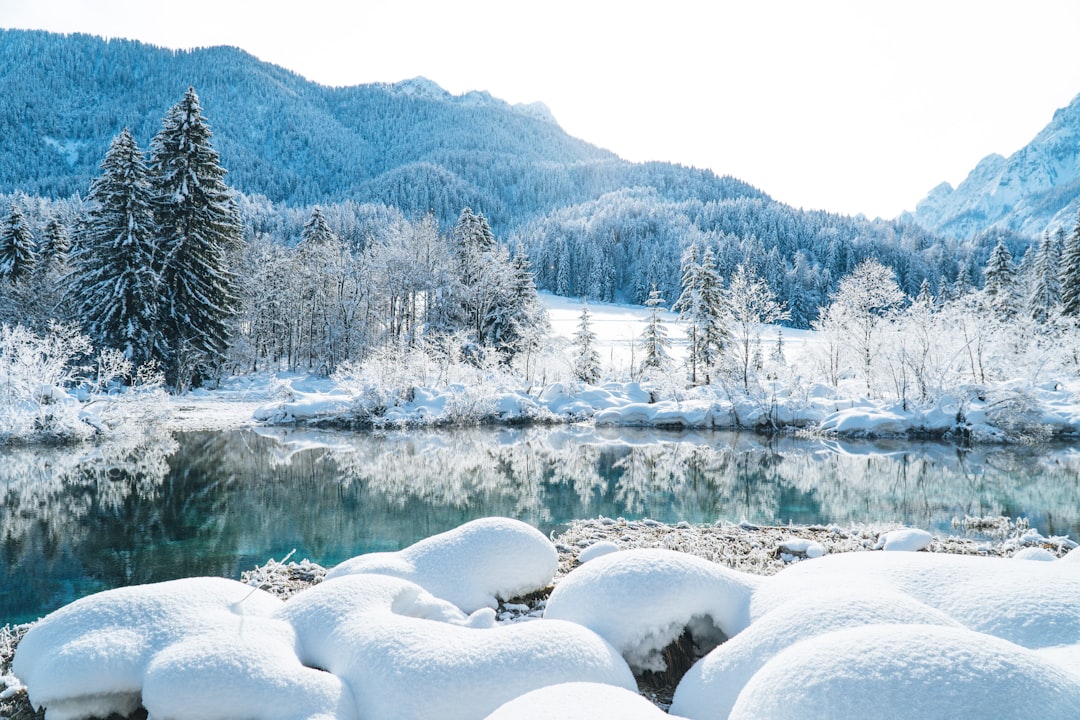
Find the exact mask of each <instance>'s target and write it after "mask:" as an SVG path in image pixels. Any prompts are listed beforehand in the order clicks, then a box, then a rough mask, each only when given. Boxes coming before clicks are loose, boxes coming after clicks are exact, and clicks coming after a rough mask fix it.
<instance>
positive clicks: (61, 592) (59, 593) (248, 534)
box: [0, 426, 1080, 623]
mask: <svg viewBox="0 0 1080 720" xmlns="http://www.w3.org/2000/svg"><path fill="white" fill-rule="evenodd" d="M1078 471H1080V454H1077V453H1074V452H1072V451H1071V450H1068V449H1064V448H1062V449H1048V448H1045V447H1044V448H1031V447H1020V448H999V447H994V448H989V449H982V448H980V449H976V450H973V451H969V452H959V451H957V450H956V448H955V447H953V446H948V445H937V444H913V443H902V442H897V443H891V444H890V443H868V442H867V443H844V444H840V443H835V442H826V441H809V440H799V439H795V438H787V437H785V438H774V439H767V438H762V437H761V436H758V435H739V434H733V433H667V432H662V431H649V430H614V429H600V430H598V429H595V428H591V427H577V426H570V427H566V426H560V427H556V428H474V429H468V430H456V431H444V432H407V433H406V432H402V433H394V432H387V433H381V434H371V433H364V434H359V433H355V434H354V433H334V432H321V431H306V430H290V429H260V430H258V431H242V432H240V431H237V432H227V433H220V432H204V433H189V434H182V435H179V436H178V437H177V439H176V441H172V440H158V441H157V442H154V443H149V444H147V443H145V442H144V443H142V444H139V445H135V444H133V445H132V446H131V447H127V448H122V447H119V446H115V445H114V446H109V447H103V448H99V449H95V450H94V451H93V452H85V451H72V450H70V449H68V450H48V451H41V450H37V451H31V450H28V449H5V450H2V451H0V502H2V505H0V508H2V510H0V538H2V545H0V561H2V562H3V568H4V570H5V572H6V577H5V578H4V582H3V584H2V587H0V623H2V622H5V621H6V620H10V619H17V618H25V617H27V616H28V615H30V614H32V613H35V612H38V611H40V610H41V609H43V608H44V609H50V608H53V607H57V606H59V605H60V604H63V603H64V602H67V601H69V600H70V599H72V598H73V597H77V596H79V595H82V594H85V593H87V592H91V591H94V590H97V589H101V588H105V587H114V586H118V585H126V584H131V583H136V582H152V581H157V580H164V579H169V578H173V577H181V576H191V575H225V576H231V577H238V576H239V573H240V572H241V571H242V570H244V569H247V568H249V567H251V566H253V565H254V564H258V563H262V562H265V560H266V559H267V558H268V557H278V558H280V557H282V556H284V555H285V554H287V553H289V552H290V551H292V550H293V549H295V550H296V557H297V558H302V557H308V558H310V559H312V560H314V561H316V562H321V563H324V564H334V563H337V562H339V561H340V560H342V559H344V558H346V557H350V556H352V555H355V554H358V553H362V552H371V551H376V550H393V549H397V548H400V547H403V546H404V545H407V544H409V543H411V542H414V541H416V540H418V539H420V538H422V537H426V536H428V535H432V534H434V533H437V532H441V531H443V530H447V529H450V528H452V527H455V526H457V525H459V524H461V523H462V522H465V521H467V520H470V519H472V518H475V517H480V516H485V515H505V516H511V517H517V518H520V519H522V520H525V521H527V522H530V523H532V524H534V525H536V526H538V527H540V528H541V529H542V530H544V531H545V532H550V531H552V530H554V529H555V528H556V527H557V525H558V524H560V523H563V522H567V521H568V520H571V519H574V518H579V517H595V516H597V515H606V516H609V517H617V516H623V517H631V518H632V517H651V518H654V519H657V520H661V521H665V522H677V521H680V520H687V521H689V522H713V521H716V520H718V519H719V520H728V521H733V522H738V521H740V520H742V519H746V520H749V521H751V522H755V523H770V524H777V523H779V524H784V523H787V522H789V521H790V522H796V523H838V524H851V523H858V522H870V521H889V522H902V523H908V524H912V525H916V526H920V527H926V528H929V529H933V530H937V531H939V532H947V531H948V530H949V529H950V527H949V526H950V521H951V520H952V518H953V517H954V516H958V517H962V516H964V515H965V514H971V515H999V514H1004V515H1008V516H1018V515H1025V516H1027V517H1028V518H1029V519H1030V520H1031V521H1032V525H1033V526H1034V527H1037V528H1038V529H1040V530H1041V531H1042V532H1044V533H1046V534H1050V533H1057V534H1070V535H1072V536H1073V537H1074V538H1075V537H1080V482H1078Z"/></svg>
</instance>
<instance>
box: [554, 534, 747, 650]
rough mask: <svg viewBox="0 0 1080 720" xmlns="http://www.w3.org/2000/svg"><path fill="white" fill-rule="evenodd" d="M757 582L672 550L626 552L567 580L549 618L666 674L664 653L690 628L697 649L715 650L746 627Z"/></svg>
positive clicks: (596, 560) (588, 566)
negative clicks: (590, 633) (588, 632)
mask: <svg viewBox="0 0 1080 720" xmlns="http://www.w3.org/2000/svg"><path fill="white" fill-rule="evenodd" d="M760 581H761V578H758V577H756V576H752V575H747V574H745V573H740V572H737V571H735V570H731V569H730V568H726V567H724V566H722V565H718V564H716V563H713V562H709V561H708V560H703V559H701V558H698V557H695V556H692V555H687V554H685V553H679V552H675V551H672V550H623V551H620V552H617V553H611V554H609V555H603V556H601V557H598V558H594V559H593V560H591V561H590V562H588V563H586V564H584V565H582V566H580V567H578V568H576V569H574V570H573V571H572V572H571V573H570V574H568V575H567V576H566V577H565V578H563V580H562V581H561V582H560V583H559V584H558V585H557V586H556V587H555V590H554V591H552V593H551V597H550V598H548V603H547V609H546V610H545V611H544V617H545V619H557V620H569V621H571V622H574V623H578V624H580V625H583V626H585V627H587V628H589V629H590V630H593V631H595V632H596V633H597V634H599V635H600V636H601V637H603V638H604V639H606V640H607V641H608V642H610V643H611V644H612V645H614V646H615V648H616V649H618V651H619V652H621V653H622V654H623V657H625V658H626V660H627V662H628V663H629V664H630V666H631V668H633V669H634V670H635V671H645V670H651V671H662V670H664V669H666V663H665V661H664V658H663V656H662V654H661V651H662V650H663V649H664V648H665V647H667V645H669V644H670V643H671V642H672V641H673V640H676V639H677V638H678V637H679V636H680V635H682V633H683V631H684V630H685V629H689V630H690V632H691V634H692V635H693V637H694V640H695V642H696V643H697V644H698V645H699V646H703V647H705V648H711V647H714V646H715V645H717V644H718V643H720V642H722V641H723V640H724V639H726V638H727V637H731V636H732V635H734V634H736V633H738V632H739V631H741V630H742V629H743V628H745V627H746V626H747V624H748V623H749V620H750V616H749V605H750V598H751V593H752V591H753V590H754V588H755V587H757V585H758V583H759V582H760Z"/></svg>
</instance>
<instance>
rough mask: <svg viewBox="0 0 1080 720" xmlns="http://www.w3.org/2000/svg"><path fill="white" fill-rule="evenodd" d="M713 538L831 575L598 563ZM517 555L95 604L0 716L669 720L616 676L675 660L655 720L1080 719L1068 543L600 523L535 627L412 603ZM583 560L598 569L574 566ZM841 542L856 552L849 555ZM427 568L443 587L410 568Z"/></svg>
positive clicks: (515, 530)
mask: <svg viewBox="0 0 1080 720" xmlns="http://www.w3.org/2000/svg"><path fill="white" fill-rule="evenodd" d="M711 530H716V531H717V532H719V533H720V534H721V535H722V536H724V537H728V536H731V537H732V538H735V537H739V536H745V538H746V539H747V540H751V541H753V542H755V543H757V544H759V545H761V544H764V547H762V548H761V551H762V552H764V553H766V554H768V555H770V556H771V557H772V558H774V559H777V558H779V557H780V555H781V554H782V551H783V550H784V549H786V550H791V551H795V552H797V551H798V548H799V547H800V546H805V547H807V548H808V547H810V544H809V543H803V544H800V543H799V542H797V541H798V540H800V539H804V540H807V539H809V538H811V537H813V538H818V539H819V540H820V542H819V543H818V544H819V545H821V546H822V547H824V548H827V550H828V552H827V553H826V554H825V555H824V557H821V558H818V559H801V560H800V559H798V558H793V559H789V560H786V561H783V562H781V563H780V567H782V569H780V571H779V572H777V573H776V574H774V575H769V576H762V575H758V574H747V573H744V572H742V571H739V570H736V569H731V568H728V567H724V566H722V565H720V564H714V563H712V562H710V561H708V560H703V559H700V558H697V557H694V556H693V555H689V554H686V553H685V552H676V551H674V550H664V549H625V548H628V547H631V545H627V544H626V543H625V542H619V543H618V546H619V547H622V548H624V549H620V550H615V551H614V552H610V550H611V548H610V543H611V540H609V539H606V538H610V537H619V536H622V537H623V538H624V540H630V539H631V536H634V537H638V538H639V540H645V541H648V536H650V534H655V540H656V541H657V542H660V543H661V544H663V545H666V546H670V547H681V546H682V545H683V544H684V543H687V542H689V543H691V546H687V549H688V550H696V549H700V548H699V547H696V546H694V544H695V543H700V541H701V538H702V537H704V533H706V532H708V531H711ZM534 532H535V531H533V530H532V529H531V528H528V527H520V526H519V524H518V523H517V522H516V521H513V520H508V519H491V518H489V519H486V520H484V521H476V522H475V523H473V524H466V525H464V526H461V527H460V528H458V529H456V530H452V531H449V532H447V533H443V534H442V535H439V536H433V537H431V538H428V539H427V540H424V541H421V542H420V543H418V544H417V545H416V546H413V548H411V549H410V548H407V549H406V550H405V551H402V553H401V554H400V557H401V559H411V560H412V561H413V570H414V572H413V580H415V582H413V581H410V580H406V579H403V578H401V577H394V576H389V575H380V574H378V573H377V572H374V573H372V572H363V573H359V574H342V575H341V576H340V577H335V578H329V579H326V580H324V581H322V582H321V583H317V584H315V585H314V586H310V587H309V588H308V589H306V590H302V591H300V592H299V593H296V594H291V596H290V595H286V596H285V597H286V598H287V599H284V600H282V599H279V598H276V597H274V596H271V595H270V594H268V593H266V592H264V591H261V590H258V589H255V588H252V587H250V586H247V585H245V584H243V583H239V582H235V581H231V580H222V579H212V578H192V579H189V580H180V581H173V582H168V583H161V584H157V585H144V586H135V587H129V588H121V589H117V590H110V591H106V592H103V593H100V594H98V595H94V596H90V597H87V598H84V599H82V600H79V601H76V602H74V603H72V604H71V605H69V606H66V607H64V608H62V609H60V610H58V611H56V612H54V613H53V614H51V615H50V616H48V617H47V618H45V619H44V620H42V621H40V622H38V623H37V624H35V625H34V626H32V627H31V629H30V631H29V632H28V633H27V634H26V636H25V637H24V638H23V640H22V642H21V644H20V645H19V647H18V649H17V651H16V653H15V661H14V667H13V672H14V675H11V676H7V677H5V678H4V679H3V682H4V683H6V685H7V687H8V690H6V691H5V693H7V694H8V695H9V696H10V695H16V694H20V693H22V692H24V691H25V692H27V693H29V697H30V700H31V701H32V702H33V703H35V704H44V705H46V706H47V714H46V717H47V718H83V717H91V716H93V715H94V714H99V715H104V714H108V713H109V712H119V713H122V714H123V713H130V712H131V711H132V710H133V709H134V708H135V707H137V706H138V705H139V703H140V702H141V703H142V705H143V706H144V707H146V709H147V710H149V712H150V714H151V716H155V717H170V718H188V717H190V718H202V719H204V720H205V719H206V718H215V717H221V718H228V717H236V716H238V715H239V714H243V715H245V716H250V715H252V714H253V713H254V714H255V715H256V716H258V717H260V718H283V719H286V718H297V719H299V718H321V719H325V720H330V719H331V718H357V717H375V718H385V717H395V718H399V717H404V718H421V717H432V716H435V715H437V716H439V717H448V718H475V719H476V720H482V719H483V718H485V717H488V718H494V719H502V718H511V717H515V718H516V717H540V714H539V713H547V714H546V715H545V717H547V716H559V717H591V718H640V719H641V720H646V719H650V718H658V717H661V716H663V715H664V712H662V711H661V710H659V709H657V707H656V706H655V705H653V704H651V703H648V702H645V701H643V700H642V699H641V698H640V697H637V696H635V694H634V692H633V691H634V690H635V681H634V675H632V674H631V669H632V668H635V667H636V670H635V673H637V675H638V676H639V677H644V673H647V672H656V671H664V670H665V667H664V665H665V664H666V663H668V662H669V661H673V660H671V659H673V658H674V657H675V656H674V655H673V654H672V652H673V651H672V650H671V649H670V648H674V647H676V646H677V645H678V644H679V643H681V644H682V646H683V647H684V649H685V648H690V649H692V650H693V656H694V657H697V661H696V662H695V663H693V667H691V668H690V669H689V670H688V671H687V672H686V673H685V675H684V676H683V677H682V678H681V680H677V687H676V688H675V695H674V701H673V704H672V705H671V710H670V715H668V716H669V717H672V716H678V717H684V718H715V717H721V718H724V717H727V718H756V719H759V720H770V719H777V720H779V719H781V718H792V719H794V718H800V719H802V718H830V719H833V720H845V719H847V718H851V719H852V720H855V719H859V720H861V719H862V718H866V717H876V718H886V719H891V718H896V719H897V720H900V719H901V718H903V719H905V720H906V719H907V718H911V717H921V718H928V719H930V720H934V719H937V718H940V719H941V720H945V719H946V718H948V719H949V720H957V719H959V720H967V719H969V718H970V719H971V720H977V719H978V720H981V719H982V718H985V717H1039V718H1052V719H1056V718H1062V719H1063V720H1064V719H1065V718H1075V717H1078V716H1080V620H1078V618H1080V604H1078V603H1080V601H1078V600H1077V598H1080V561H1078V560H1077V557H1078V552H1080V551H1073V552H1070V553H1068V554H1065V555H1064V556H1063V557H1062V558H1061V559H1057V555H1059V554H1060V553H1061V552H1063V551H1065V550H1067V548H1068V547H1075V543H1071V542H1068V541H1062V540H1060V539H1054V538H1035V537H1032V536H1031V534H1030V532H1029V533H1025V534H1024V539H1023V542H1021V543H1013V549H1014V550H1015V549H1016V548H1017V546H1018V545H1023V546H1025V547H1027V548H1035V547H1038V548H1040V549H1042V550H1044V551H1046V552H1047V553H1048V554H1050V555H1051V556H1052V558H1053V559H1051V560H1049V561H1045V562H1040V561H1035V560H1032V559H1024V557H1025V556H1024V554H1023V553H1018V554H1017V556H1016V557H1013V558H1002V557H985V556H977V555H954V554H941V553H927V552H912V551H900V552H881V551H876V550H874V549H873V548H874V547H876V546H881V545H884V542H885V540H884V537H885V533H884V532H882V533H877V532H874V531H863V532H862V533H861V534H858V533H856V534H851V533H846V532H844V531H840V530H839V529H838V528H837V529H828V528H823V529H819V530H817V531H814V532H813V533H809V534H805V533H801V531H800V530H799V529H798V528H791V529H780V528H777V529H772V530H770V531H769V532H762V531H760V530H754V529H740V528H738V527H737V526H727V527H717V528H706V527H700V528H699V527H694V526H689V525H687V526H685V527H683V526H681V525H680V526H677V527H672V526H661V525H660V524H658V523H651V522H649V521H644V522H638V523H632V524H627V523H626V522H624V521H611V520H601V521H592V522H591V523H585V524H582V525H580V526H578V527H577V529H576V530H575V532H576V533H577V534H576V535H573V534H568V535H566V536H563V538H561V540H562V541H563V542H564V543H566V542H569V543H572V544H573V545H572V547H571V546H565V545H563V546H560V549H559V552H560V556H563V557H564V558H565V557H566V556H567V553H569V557H570V559H571V564H570V565H568V566H567V567H566V568H565V569H563V570H562V571H560V572H559V574H558V575H557V576H556V574H555V572H554V569H553V568H550V566H549V567H548V568H547V569H545V570H544V572H543V573H540V572H539V565H537V566H536V567H537V574H536V576H535V577H533V578H532V579H531V582H530V583H528V584H530V585H535V586H536V587H535V588H533V589H534V590H537V591H539V590H542V589H543V587H542V586H545V585H550V584H551V583H552V582H553V581H554V582H555V589H554V591H553V592H551V597H550V599H549V600H548V602H547V609H546V611H545V612H544V613H543V617H539V618H538V617H537V613H524V611H523V610H524V608H525V606H524V604H521V603H517V604H515V603H509V604H504V605H505V606H506V607H507V608H508V609H509V608H513V609H514V610H518V609H519V606H520V608H521V611H518V612H507V613H506V621H502V620H500V619H498V618H496V616H495V611H494V610H493V609H491V608H490V607H482V608H480V609H477V610H476V611H474V612H473V613H472V614H471V615H470V614H468V613H467V612H466V611H465V609H464V608H462V607H459V606H458V605H456V604H455V603H454V602H451V600H450V599H448V598H447V597H441V596H440V595H439V594H437V593H436V594H433V593H432V592H430V591H429V590H425V589H424V588H425V587H427V588H439V587H448V585H447V584H446V582H445V580H446V578H447V577H448V576H449V575H451V574H453V568H454V567H463V566H466V565H468V564H469V563H470V562H471V561H475V562H482V563H483V564H484V566H485V568H484V570H483V571H476V572H473V573H472V574H471V576H470V578H466V579H464V580H463V581H462V582H461V583H460V584H459V586H458V587H456V588H452V590H453V593H444V594H459V595H461V596H463V597H470V596H473V597H483V596H485V595H486V594H487V593H488V592H490V587H491V583H492V582H493V581H494V582H495V583H496V584H501V585H503V586H517V587H524V586H523V585H520V583H521V582H522V579H521V576H520V570H519V568H517V560H518V559H519V557H520V556H522V555H524V556H525V557H528V556H531V555H535V556H537V557H538V558H539V557H540V556H544V557H549V558H550V557H551V556H552V553H554V552H555V549H556V548H555V547H554V546H550V547H547V548H544V547H543V544H542V543H541V542H540V541H539V540H537V539H536V538H535V535H534V534H533V533H534ZM590 533H592V534H591V535H590ZM504 536H505V537H504ZM575 537H577V538H580V540H575V539H574V538H575ZM892 537H899V536H898V535H893V536H892ZM680 538H681V540H680ZM694 538H697V539H694ZM833 538H835V541H834V540H833ZM504 539H505V540H506V542H505V543H504V542H503V540H504ZM544 542H547V543H549V544H550V541H546V540H545V541H544ZM601 542H602V543H608V545H606V546H605V549H606V550H609V552H606V553H605V554H602V555H601V556H599V557H595V558H593V559H592V560H590V561H589V562H588V563H585V564H580V565H579V564H577V563H576V562H574V556H580V554H581V553H583V552H584V551H585V550H587V549H588V548H589V547H591V546H592V545H594V544H597V543H601ZM815 542H816V541H815ZM940 542H941V541H939V540H936V539H935V540H934V543H935V544H936V543H940ZM844 543H854V545H853V546H852V547H853V548H854V549H859V550H862V552H843V551H842V549H843V548H845V547H846V546H845V545H844ZM1006 546H1008V543H1004V544H1002V545H1001V547H1002V548H1003V549H1004V548H1006ZM951 547H952V550H953V551H954V552H956V551H961V552H964V551H976V550H975V548H977V547H984V546H975V545H963V544H959V545H953V546H951ZM500 548H501V549H503V550H505V551H504V552H500ZM770 548H771V550H770ZM717 549H719V550H721V551H724V550H723V546H718V547H717ZM1051 551H1052V552H1051ZM725 552H726V551H725ZM980 552H985V550H980ZM435 555H437V556H439V558H440V559H441V560H443V561H446V562H447V563H449V565H448V566H446V567H441V566H439V565H436V564H431V565H427V566H426V567H424V563H423V562H421V561H419V560H420V559H421V558H424V557H425V556H428V557H434V556H435ZM545 562H546V561H545ZM527 564H528V563H527ZM279 569H280V568H279ZM304 572H308V569H305V570H304ZM541 574H542V575H543V576H544V577H541ZM499 576H503V577H504V578H507V579H506V581H505V582H502V583H500V581H499V580H498V578H499ZM417 583H420V584H417ZM421 585H423V587H422V586H421ZM688 588H695V589H694V590H693V591H692V592H687V589H688ZM439 592H444V591H439ZM501 599H502V600H509V599H510V598H501ZM540 607H543V605H542V604H541V605H540ZM500 617H501V615H500ZM666 646H670V648H668V647H666ZM658 648H660V649H664V650H665V652H658V651H657V649H658ZM646 659H647V660H646ZM692 659H693V657H692V658H691V660H692ZM643 660H646V661H645V662H643ZM646 666H647V667H646ZM316 668H317V669H316ZM680 672H681V671H680ZM795 677H798V678H800V680H799V681H798V682H793V681H792V678H795ZM192 687H198V688H199V690H200V692H199V693H196V695H197V696H198V697H195V698H193V696H192V693H191V688H192Z"/></svg>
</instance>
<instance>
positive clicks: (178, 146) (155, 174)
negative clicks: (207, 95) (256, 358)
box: [150, 88, 240, 390]
mask: <svg viewBox="0 0 1080 720" xmlns="http://www.w3.org/2000/svg"><path fill="white" fill-rule="evenodd" d="M210 139H211V132H210V127H209V125H208V124H207V122H206V120H205V118H204V117H203V114H202V108H201V107H200V105H199V98H198V96H197V95H196V94H195V90H194V88H188V91H187V93H185V95H184V97H183V99H182V100H181V101H180V102H179V103H177V104H176V105H174V106H173V107H172V108H171V109H170V110H169V112H168V113H167V114H166V116H165V119H164V121H163V122H162V128H161V130H160V131H159V132H158V133H157V135H156V136H155V137H154V139H153V141H152V143H151V146H150V151H151V157H150V172H151V178H152V183H153V187H154V195H155V197H154V216H155V220H156V222H157V225H158V236H159V251H160V256H159V263H160V265H159V267H160V274H161V288H162V294H163V297H164V298H165V307H164V308H163V312H162V320H163V326H164V332H165V342H166V344H167V347H168V353H169V354H168V358H167V362H166V363H165V373H166V379H167V381H168V382H169V383H170V384H171V385H173V387H174V388H176V389H178V390H182V389H183V388H185V387H186V386H187V384H188V383H189V382H195V383H198V382H201V381H203V380H205V379H207V378H208V377H209V376H210V374H211V373H212V372H213V371H214V369H215V367H216V366H217V365H218V364H219V363H220V362H221V361H222V360H223V358H224V354H225V350H226V348H227V347H228V343H229V336H228V321H229V319H230V318H231V317H232V316H233V315H234V314H235V313H236V312H237V310H238V307H239V302H238V299H237V295H236V290H235V287H236V278H235V277H234V275H233V273H232V271H231V270H230V269H229V262H230V255H231V254H232V253H233V252H234V251H235V250H236V249H238V247H239V244H240V224H239V220H238V218H237V213H236V206H235V204H234V203H233V202H232V197H231V191H230V189H229V188H228V186H227V185H226V184H225V170H224V169H223V168H222V167H221V165H220V164H219V162H218V153H217V151H216V150H214V148H213V146H212V145H211V142H210Z"/></svg>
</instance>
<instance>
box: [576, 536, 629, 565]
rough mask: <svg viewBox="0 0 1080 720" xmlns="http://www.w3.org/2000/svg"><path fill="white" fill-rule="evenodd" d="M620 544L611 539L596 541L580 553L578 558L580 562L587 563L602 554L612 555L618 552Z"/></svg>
mask: <svg viewBox="0 0 1080 720" xmlns="http://www.w3.org/2000/svg"><path fill="white" fill-rule="evenodd" d="M618 551H619V546H618V545H617V544H615V543H613V542H611V541H610V540H601V541H600V542H595V543H593V544H592V545H590V546H589V547H587V548H585V549H584V550H582V551H581V552H579V553H578V556H577V559H578V562H579V563H587V562H589V561H590V560H595V559H596V558H598V557H601V556H602V555H610V554H611V553H613V552H618Z"/></svg>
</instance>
